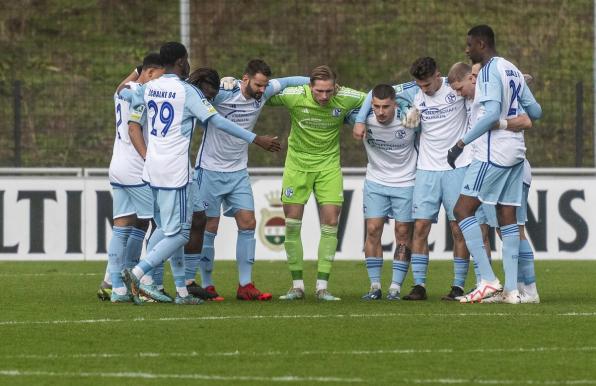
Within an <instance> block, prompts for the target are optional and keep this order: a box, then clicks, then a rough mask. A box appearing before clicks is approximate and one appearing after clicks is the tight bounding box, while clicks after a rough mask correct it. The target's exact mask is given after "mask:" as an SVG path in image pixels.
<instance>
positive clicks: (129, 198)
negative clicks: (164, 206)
mask: <svg viewBox="0 0 596 386" xmlns="http://www.w3.org/2000/svg"><path fill="white" fill-rule="evenodd" d="M131 215H136V216H137V217H138V218H152V217H153V195H152V194H151V188H150V187H149V185H143V186H115V185H112V218H120V217H125V216H131Z"/></svg>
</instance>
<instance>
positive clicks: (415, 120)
mask: <svg viewBox="0 0 596 386" xmlns="http://www.w3.org/2000/svg"><path fill="white" fill-rule="evenodd" d="M401 124H402V125H403V126H404V127H405V128H406V129H415V128H417V127H418V125H420V111H419V110H418V109H417V108H416V107H410V108H409V109H407V110H406V113H405V114H404V116H403V117H402V119H401Z"/></svg>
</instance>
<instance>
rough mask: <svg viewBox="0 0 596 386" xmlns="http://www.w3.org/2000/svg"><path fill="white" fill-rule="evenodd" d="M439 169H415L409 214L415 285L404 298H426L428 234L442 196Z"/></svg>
mask: <svg viewBox="0 0 596 386" xmlns="http://www.w3.org/2000/svg"><path fill="white" fill-rule="evenodd" d="M441 175H442V172H440V171H429V170H417V171H416V183H415V186H414V197H413V202H412V218H413V219H414V221H415V222H414V235H413V239H412V261H411V266H412V276H413V278H414V287H413V288H412V291H410V293H409V294H408V295H406V296H404V297H403V299H404V300H426V273H427V271H428V260H429V250H428V235H429V233H430V227H431V224H432V223H433V222H436V221H437V218H438V215H439V209H440V205H441V197H442V196H443V192H442V188H441Z"/></svg>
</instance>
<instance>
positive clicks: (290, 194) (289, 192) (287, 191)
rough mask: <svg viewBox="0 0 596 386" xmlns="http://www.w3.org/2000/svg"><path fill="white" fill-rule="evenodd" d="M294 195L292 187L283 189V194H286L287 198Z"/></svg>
mask: <svg viewBox="0 0 596 386" xmlns="http://www.w3.org/2000/svg"><path fill="white" fill-rule="evenodd" d="M293 195H294V189H293V188H286V190H284V196H286V197H287V198H290V197H292V196H293Z"/></svg>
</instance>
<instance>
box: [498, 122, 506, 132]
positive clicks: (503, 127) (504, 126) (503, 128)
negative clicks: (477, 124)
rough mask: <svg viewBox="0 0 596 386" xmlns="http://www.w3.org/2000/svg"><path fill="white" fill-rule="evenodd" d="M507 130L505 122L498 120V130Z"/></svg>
mask: <svg viewBox="0 0 596 386" xmlns="http://www.w3.org/2000/svg"><path fill="white" fill-rule="evenodd" d="M506 128H507V120H506V119H499V129H501V130H505V129H506Z"/></svg>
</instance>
